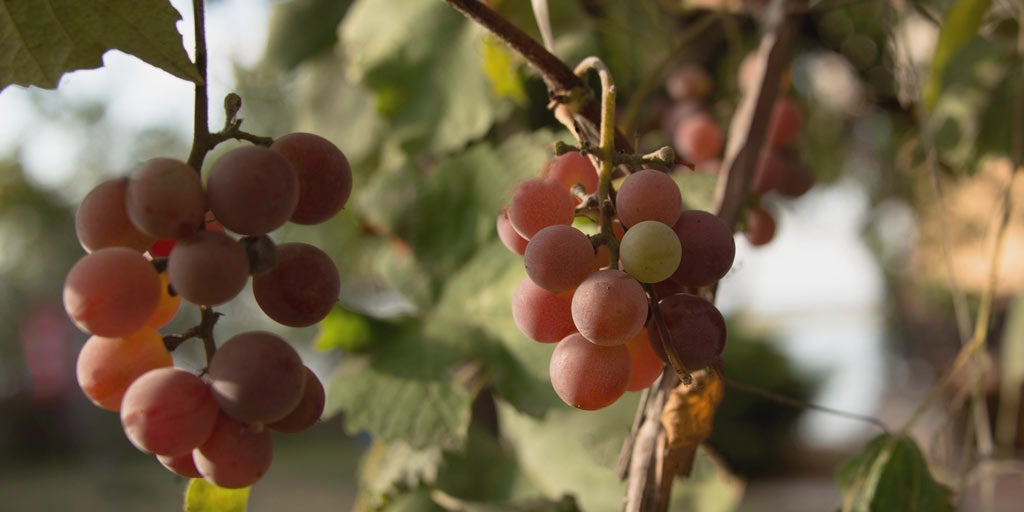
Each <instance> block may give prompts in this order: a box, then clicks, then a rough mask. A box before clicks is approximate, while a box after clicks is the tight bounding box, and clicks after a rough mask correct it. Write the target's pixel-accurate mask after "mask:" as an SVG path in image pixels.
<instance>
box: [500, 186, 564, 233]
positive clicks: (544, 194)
mask: <svg viewBox="0 0 1024 512" xmlns="http://www.w3.org/2000/svg"><path fill="white" fill-rule="evenodd" d="M575 216H576V207H575V202H574V201H573V198H572V195H571V194H569V191H567V190H565V187H563V186H562V184H561V183H559V182H558V181H557V180H555V179H553V178H534V179H530V180H526V181H524V182H522V183H520V184H519V186H517V187H516V190H515V192H514V193H513V194H512V200H511V201H510V202H509V207H508V218H509V221H511V222H512V227H514V228H515V230H516V232H517V233H519V236H521V237H523V238H525V239H527V240H529V239H530V238H532V237H533V235H535V234H536V233H537V232H538V231H540V230H541V229H544V228H546V227H548V226H553V225H555V224H566V225H569V224H572V219H573V217H575Z"/></svg>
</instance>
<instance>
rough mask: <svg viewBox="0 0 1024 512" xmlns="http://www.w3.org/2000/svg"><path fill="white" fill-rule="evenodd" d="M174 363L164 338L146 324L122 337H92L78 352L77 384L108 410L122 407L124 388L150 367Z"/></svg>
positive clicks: (91, 398)
mask: <svg viewBox="0 0 1024 512" xmlns="http://www.w3.org/2000/svg"><path fill="white" fill-rule="evenodd" d="M173 364H174V361H173V360H172V358H171V353H170V352H168V351H167V348H166V347H164V339H163V337H161V336H160V333H159V332H157V331H156V330H155V329H152V328H149V327H143V328H142V329H139V330H138V331H135V332H133V333H131V334H129V335H128V336H124V337H122V338H104V337H102V336H93V337H91V338H89V339H88V340H87V341H86V342H85V345H83V346H82V350H81V352H79V353H78V362H77V363H76V365H75V373H76V374H77V377H78V386H79V387H81V388H82V392H83V393H85V396H87V397H89V400H92V403H94V404H96V405H98V406H100V407H102V408H104V409H107V410H109V411H114V412H117V411H120V410H121V399H122V398H123V397H124V392H125V390H127V389H128V386H129V385H131V383H132V382H135V379H138V378H139V377H140V376H142V375H143V374H145V373H146V372H148V371H150V370H155V369H157V368H163V367H168V366H171V365H173Z"/></svg>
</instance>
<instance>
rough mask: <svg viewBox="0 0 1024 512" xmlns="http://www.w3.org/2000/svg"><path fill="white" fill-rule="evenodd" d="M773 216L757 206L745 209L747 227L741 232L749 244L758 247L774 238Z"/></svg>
mask: <svg viewBox="0 0 1024 512" xmlns="http://www.w3.org/2000/svg"><path fill="white" fill-rule="evenodd" d="M775 229H776V228H775V216H774V215H772V214H771V212H769V211H768V210H765V209H764V208H762V207H760V206H757V207H754V208H751V209H749V210H747V229H746V231H744V232H743V235H744V236H745V237H746V239H747V241H748V242H750V245H753V246H754V247H758V246H761V245H765V244H767V243H768V242H771V241H772V239H773V238H775Z"/></svg>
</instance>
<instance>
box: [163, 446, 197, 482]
mask: <svg viewBox="0 0 1024 512" xmlns="http://www.w3.org/2000/svg"><path fill="white" fill-rule="evenodd" d="M156 460H157V461H159V462H160V464H162V465H163V466H164V467H165V468H167V470H168V471H171V472H172V473H175V474H177V475H179V476H183V477H185V478H202V477H203V475H202V474H201V473H199V468H197V467H196V461H195V459H193V458H192V452H188V453H183V454H181V455H174V456H169V455H157V456H156Z"/></svg>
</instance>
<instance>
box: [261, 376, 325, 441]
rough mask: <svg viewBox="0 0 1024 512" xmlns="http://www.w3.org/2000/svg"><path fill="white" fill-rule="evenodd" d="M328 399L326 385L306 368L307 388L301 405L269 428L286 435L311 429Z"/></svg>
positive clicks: (300, 402)
mask: <svg viewBox="0 0 1024 512" xmlns="http://www.w3.org/2000/svg"><path fill="white" fill-rule="evenodd" d="M326 399H327V397H326V395H325V394H324V385H323V384H321V383H320V379H318V378H317V377H316V374H315V373H313V370H310V369H309V367H306V386H305V388H304V390H303V392H302V399H301V400H299V405H297V406H295V408H294V409H292V412H290V413H288V415H287V416H285V417H284V418H281V419H279V420H277V421H275V422H273V423H271V424H269V425H267V428H269V429H271V430H275V431H277V432H283V433H285V434H294V433H297V432H302V431H304V430H307V429H309V428H310V427H312V426H313V425H316V422H318V421H320V416H321V415H322V414H323V413H324V402H325V401H326Z"/></svg>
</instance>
